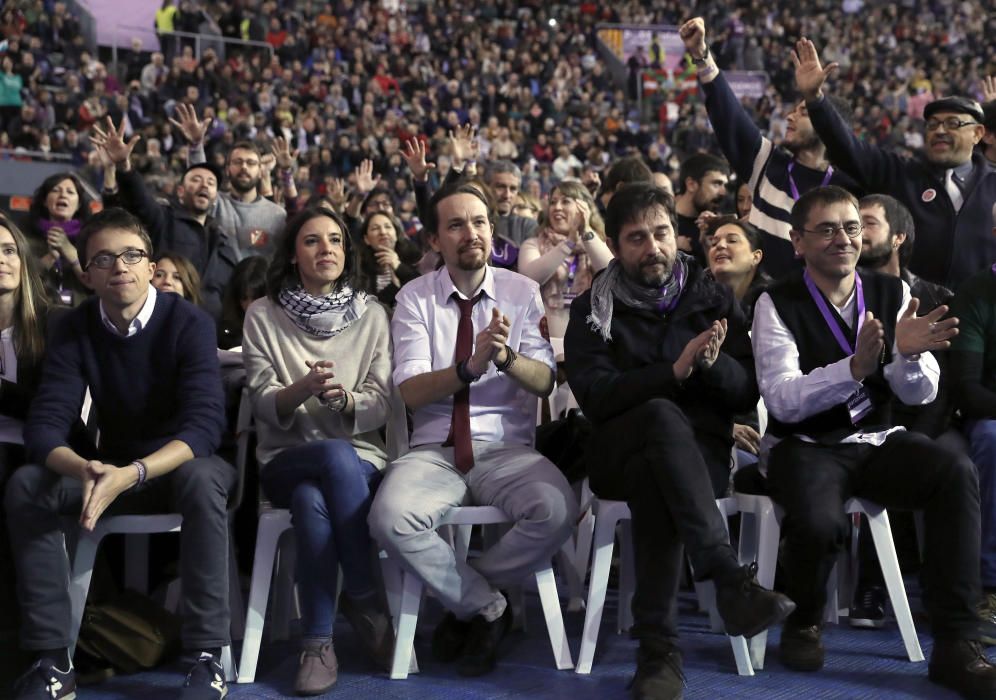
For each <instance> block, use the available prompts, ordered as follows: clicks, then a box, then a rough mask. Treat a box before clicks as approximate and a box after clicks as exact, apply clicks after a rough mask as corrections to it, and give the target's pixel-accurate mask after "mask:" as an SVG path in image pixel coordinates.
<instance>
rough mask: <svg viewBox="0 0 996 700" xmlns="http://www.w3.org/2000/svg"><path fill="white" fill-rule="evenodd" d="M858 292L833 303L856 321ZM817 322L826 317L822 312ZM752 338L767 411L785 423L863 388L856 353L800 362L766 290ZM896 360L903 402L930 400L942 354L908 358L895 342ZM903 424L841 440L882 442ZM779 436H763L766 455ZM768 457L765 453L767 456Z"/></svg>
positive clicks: (896, 386)
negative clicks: (813, 364)
mask: <svg viewBox="0 0 996 700" xmlns="http://www.w3.org/2000/svg"><path fill="white" fill-rule="evenodd" d="M902 285H903V301H902V304H901V305H900V311H899V314H898V315H897V322H898V318H899V317H901V315H902V313H903V311H905V310H906V307H907V306H908V305H909V303H910V299H911V294H910V288H909V285H908V284H906V282H903V283H902ZM855 302H856V296H855V293H854V292H852V293H851V295H850V296H849V297H848V298H847V300H846V301H845V302H844V305H843V306H839V307H838V306H836V305H834V308H835V309H836V310H837V312H838V313H839V314H840V317H841V318H842V319H843V320H844V322H845V323H846V324H847V325H848V327H851V325H852V324H853V322H854V318H855V313H854V306H855ZM813 323H823V319H821V318H819V317H818V316H817V317H815V318H814V319H813ZM751 344H752V346H753V348H754V363H755V366H756V368H757V381H758V386H759V388H760V390H761V398H762V399H763V400H764V404H765V407H766V408H767V410H768V412H769V413H770V414H771V415H773V416H774V417H775V418H777V419H778V420H780V421H782V422H783V423H797V422H799V421H802V420H805V419H806V418H809V417H810V416H813V415H816V414H817V413H821V412H822V411H826V410H827V409H829V408H832V407H833V406H836V405H837V404H840V403H844V402H845V401H847V399H848V397H850V396H851V395H852V394H853V393H854V392H855V391H857V390H858V389H860V388H861V382H859V381H856V380H855V379H854V377H853V376H852V375H851V355H848V356H847V357H845V358H843V359H841V360H838V361H837V362H834V363H833V364H830V365H826V366H825V367H817V368H816V369H814V370H813V371H811V372H809V373H808V374H803V373H802V370H801V369H800V367H799V348H798V347H797V346H796V343H795V338H794V337H793V335H792V332H791V331H790V330H789V329H788V327H786V325H785V323H784V321H782V319H781V317H780V316H779V315H778V311H777V310H776V309H775V304H774V302H773V301H772V300H771V297H770V296H768V294H767V293H764V294H762V295H761V297H760V298H759V299H758V300H757V304H756V305H755V307H754V326H753V330H752V331H751ZM892 357H893V359H892V362H890V363H889V364H888V365H886V367H885V379H886V381H887V382H888V383H889V388H891V389H892V391H893V393H895V395H896V396H897V397H898V398H899V400H900V401H902V402H903V403H905V404H907V405H910V406H918V405H922V404H927V403H930V402H931V401H933V400H934V399H935V398H936V397H937V386H938V382H939V380H940V368H939V367H938V365H937V360H936V358H934V356H933V355H931V354H930V353H929V352H925V353H922V354H921V355H920V357H919V358H918V359H915V360H908V359H906V358H904V357H903V356H902V355H901V354H900V353H899V349H898V348H897V347H896V344H895V342H893V346H892ZM897 430H903V427H902V426H896V427H894V428H890V429H888V430H883V431H879V432H873V433H865V432H861V431H860V430H855V432H854V433H852V434H850V435H848V436H847V437H845V438H844V439H842V440H841V442H842V443H858V442H864V443H869V444H872V445H881V444H882V443H883V442H885V439H886V438H887V437H888V436H889V435H890V434H891V433H893V432H895V431H897ZM798 437H799V438H801V439H802V440H805V441H807V442H814V440H813V439H812V438H811V437H809V436H807V435H799V436H798ZM777 442H778V439H777V438H775V437H774V436H773V435H770V434H766V435H765V436H764V438H763V439H762V442H761V453H762V457H764V456H766V454H767V452H768V451H769V450H770V449H771V448H772V447H774V445H775V444H777ZM762 463H763V459H762Z"/></svg>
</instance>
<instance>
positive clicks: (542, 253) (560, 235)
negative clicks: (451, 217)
mask: <svg viewBox="0 0 996 700" xmlns="http://www.w3.org/2000/svg"><path fill="white" fill-rule="evenodd" d="M538 230H539V233H538V234H537V236H536V237H535V238H530V239H528V240H526V241H524V242H523V244H522V247H521V248H520V249H519V273H520V274H523V275H525V276H526V277H529V278H530V279H533V280H536V281H537V282H539V284H540V292H541V294H542V296H543V304H544V305H545V306H546V318H547V323H548V324H549V327H550V335H551V336H553V337H556V338H562V337H563V336H564V333H565V332H566V331H567V321H568V319H569V317H570V306H571V302H572V301H574V298H575V297H577V296H578V295H579V294H581V293H583V292H585V291H587V290H588V288H589V287H591V280H592V278H593V277H594V276H595V274H596V273H598V272H600V271H601V270H603V269H605V267H606V266H607V265H608V264H609V261H610V260H612V253H611V251H610V250H609V247H608V246H607V245H606V243H605V225H604V223H603V222H602V217H601V215H600V214H599V213H598V208H597V207H596V206H595V200H593V199H592V197H591V194H590V193H589V192H588V190H587V189H585V187H584V185H582V184H581V183H580V182H575V181H573V180H568V181H565V182H561V183H560V184H558V185H557V186H556V187H554V188H553V190H551V192H550V198H549V200H548V202H547V209H546V211H545V212H544V213H543V216H542V217H541V218H540V226H539V229H538Z"/></svg>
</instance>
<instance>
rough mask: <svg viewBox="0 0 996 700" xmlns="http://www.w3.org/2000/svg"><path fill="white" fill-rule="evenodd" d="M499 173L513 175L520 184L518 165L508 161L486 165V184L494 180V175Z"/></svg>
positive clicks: (498, 161) (494, 161) (496, 161)
mask: <svg viewBox="0 0 996 700" xmlns="http://www.w3.org/2000/svg"><path fill="white" fill-rule="evenodd" d="M500 173H510V174H512V175H515V177H516V179H517V180H519V182H522V170H521V169H520V168H519V166H518V165H516V164H515V163H513V162H512V161H510V160H493V161H491V162H490V163H488V169H487V171H486V172H485V177H486V178H487V181H488V183H489V184H490V183H491V181H492V180H494V177H495V175H498V174H500Z"/></svg>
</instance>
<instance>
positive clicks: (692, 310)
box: [564, 260, 758, 450]
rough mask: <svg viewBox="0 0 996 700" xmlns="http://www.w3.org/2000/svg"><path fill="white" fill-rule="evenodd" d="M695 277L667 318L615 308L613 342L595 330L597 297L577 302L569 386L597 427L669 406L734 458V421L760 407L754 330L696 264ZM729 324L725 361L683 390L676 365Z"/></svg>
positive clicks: (569, 339) (568, 342) (729, 295)
mask: <svg viewBox="0 0 996 700" xmlns="http://www.w3.org/2000/svg"><path fill="white" fill-rule="evenodd" d="M688 272H689V275H688V280H687V281H686V283H685V289H684V291H683V292H682V294H681V297H680V299H679V301H678V305H677V307H676V308H675V309H674V311H673V312H671V313H669V314H667V315H664V316H662V315H661V314H659V313H656V312H651V311H644V310H641V309H632V308H629V307H627V306H624V305H622V304H621V303H619V301H618V300H616V302H615V304H614V307H615V308H614V311H613V317H612V327H611V336H612V339H611V340H610V341H609V342H605V341H604V340H603V339H602V336H601V334H600V333H599V332H598V331H596V330H595V329H593V328H592V327H591V326H590V324H589V323H588V320H587V319H588V316H589V315H590V314H591V291H590V290H589V291H586V292H585V293H584V294H582V295H580V296H579V297H578V298H577V299H575V300H574V302H573V303H572V304H571V319H570V322H569V323H568V326H567V333H566V336H565V338H564V352H565V363H566V369H567V379H568V381H569V382H570V385H571V390H572V391H573V393H574V396H575V397H576V398H577V400H578V403H579V404H580V405H581V408H582V410H584V413H585V416H587V417H588V418H590V419H591V421H592V423H593V424H594V425H595V426H596V427H597V426H598V425H599V424H600V423H603V422H605V421H607V420H609V419H611V418H613V417H614V416H617V415H619V414H621V413H624V412H625V411H628V410H630V409H632V408H635V407H637V406H639V405H640V404H643V403H644V402H646V401H649V400H651V399H656V398H663V399H668V400H670V401H673V402H674V403H675V404H677V405H678V406H679V407H680V408H681V410H682V411H683V412H684V413H685V415H686V416H687V417H688V420H689V421H690V422H691V424H692V426H693V427H694V428H695V430H696V432H698V433H705V434H708V435H709V436H710V437H711V438H713V439H718V440H721V441H722V442H723V443H724V444H725V445H726V449H727V450H729V448H730V447H731V446H732V444H733V437H732V434H733V416H734V414H736V413H742V412H746V411H749V410H750V409H752V408H754V407H755V406H756V405H757V400H758V389H757V381H756V380H755V376H754V357H753V353H752V351H751V345H750V338H749V337H748V335H747V331H748V327H747V324H746V319H745V318H744V315H743V312H742V311H741V309H740V306H739V304H738V303H737V301H736V300H735V299H734V297H733V292H732V291H731V290H730V289H728V288H727V287H724V286H723V285H721V284H719V283H718V282H716V281H715V280H714V279H713V278H712V276H711V275H706V274H705V273H704V272H703V270H702V268H701V267H699V265H698V264H697V263H695V262H694V261H692V260H689V262H688ZM600 274H603V273H600ZM596 279H597V276H596ZM723 318H725V319H727V322H728V328H727V334H726V340H725V342H724V343H723V347H722V351H721V353H720V356H719V359H718V360H717V361H716V363H715V364H714V365H713V366H712V367H711V368H709V369H707V370H696V371H695V372H694V373H693V374H692V376H691V377H689V378H688V379H687V380H686V381H684V382H682V383H680V384H679V383H678V381H677V380H676V379H675V377H674V371H673V368H672V366H673V364H674V362H675V361H676V360H677V359H678V358H679V357H680V356H681V352H682V351H683V350H684V349H685V346H686V345H687V344H688V341H690V340H691V339H692V338H694V337H695V336H697V335H698V334H699V333H701V332H703V331H704V330H706V329H707V328H709V326H710V325H711V324H712V322H713V321H716V320H719V319H723Z"/></svg>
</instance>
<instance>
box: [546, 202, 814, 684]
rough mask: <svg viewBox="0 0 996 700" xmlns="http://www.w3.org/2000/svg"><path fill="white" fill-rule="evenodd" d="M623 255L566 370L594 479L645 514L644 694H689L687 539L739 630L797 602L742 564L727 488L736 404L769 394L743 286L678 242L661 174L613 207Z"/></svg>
mask: <svg viewBox="0 0 996 700" xmlns="http://www.w3.org/2000/svg"><path fill="white" fill-rule="evenodd" d="M605 223H606V235H607V239H608V241H607V242H608V244H609V247H610V248H611V249H612V252H613V254H614V255H615V257H616V259H615V260H613V261H612V262H611V263H610V264H609V266H608V267H607V268H606V269H605V270H604V271H603V272H602V273H601V274H599V275H598V276H597V277H596V278H595V280H594V282H593V284H592V288H591V289H590V290H589V291H588V292H585V293H584V294H582V295H581V296H579V297H578V298H577V299H575V300H574V303H573V304H572V305H571V319H570V323H569V325H568V327H567V335H566V338H565V342H564V345H565V353H566V367H567V378H568V381H569V383H570V385H571V389H572V390H573V392H574V395H575V396H576V397H577V399H578V402H579V403H580V405H581V408H582V409H583V410H584V412H585V415H586V416H587V417H588V418H590V419H591V421H592V423H593V425H594V434H593V436H592V437H593V439H592V440H591V447H590V448H589V454H590V458H589V460H588V465H589V474H590V480H591V487H592V489H593V490H594V492H595V493H596V494H598V495H599V496H602V497H605V498H612V499H618V500H625V501H626V502H627V503H628V504H629V507H630V511H631V512H632V516H633V523H632V525H633V543H634V550H635V559H636V591H635V595H634V597H633V619H634V623H635V624H634V628H633V634H634V636H636V637H637V638H638V639H639V640H640V648H639V651H638V652H637V670H636V679H635V682H634V684H633V696H634V697H635V698H655V699H657V698H677V697H681V692H682V687H683V679H684V677H683V675H682V672H681V652H680V650H679V649H678V646H677V636H678V628H677V609H676V602H675V599H676V595H677V590H678V581H679V578H680V575H681V569H682V546H684V548H685V550H686V551H687V553H688V556H689V558H690V560H691V563H692V568H693V569H694V571H695V575H696V577H698V578H700V579H707V578H711V579H713V580H714V581H715V583H716V601H717V606H718V609H719V613H720V615H721V616H722V617H723V619H724V621H725V623H726V631H727V632H728V633H729V634H731V635H740V634H742V635H744V636H747V637H750V636H753V635H755V634H757V633H759V632H761V631H762V630H764V629H766V628H767V627H769V626H770V625H773V624H775V623H776V622H778V621H780V620H783V619H784V618H785V617H786V616H787V615H788V614H789V613H790V612H791V611H792V610H793V609H794V607H795V605H794V604H793V603H792V601H790V600H789V599H788V598H786V597H785V596H783V595H781V594H778V593H773V592H771V591H768V590H765V589H763V588H761V587H760V586H759V585H758V584H757V581H756V580H755V578H754V573H755V571H756V567H755V566H754V565H751V566H745V567H742V566H740V563H739V561H738V560H737V555H736V554H735V553H734V551H733V549H732V548H731V547H730V543H729V537H728V535H727V533H726V528H725V527H724V523H723V521H722V516H721V515H720V514H719V510H718V509H717V508H716V505H715V502H714V499H715V498H717V497H720V496H723V495H725V494H726V492H727V488H728V484H729V471H730V449H731V447H732V444H733V439H732V434H733V432H732V431H733V416H734V414H736V413H742V412H745V411H747V410H749V409H751V408H752V407H753V406H754V405H755V404H756V403H757V398H758V390H757V385H756V382H755V379H754V367H753V358H752V354H751V347H750V341H749V339H748V336H747V327H746V324H745V320H744V318H743V315H742V313H741V312H740V310H739V306H738V305H737V303H736V301H735V300H734V298H733V295H732V293H731V292H730V291H729V290H727V289H726V288H725V287H723V285H721V284H718V283H717V282H716V281H715V280H714V279H712V277H711V276H710V275H708V274H707V273H706V272H705V271H704V270H703V269H702V268H701V266H700V265H699V264H698V263H697V262H696V261H695V259H694V258H692V257H691V256H689V255H686V254H685V253H681V252H678V250H677V247H676V241H675V232H676V229H677V225H676V221H675V209H674V199H673V198H672V196H671V195H670V194H668V193H667V192H666V191H664V190H662V189H660V188H657V187H654V186H653V185H651V184H650V183H634V184H630V185H627V186H625V187H623V188H622V189H620V190H619V191H618V192H617V193H616V194H615V196H614V197H613V198H612V201H611V202H610V203H609V206H608V208H607V210H606V217H605Z"/></svg>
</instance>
